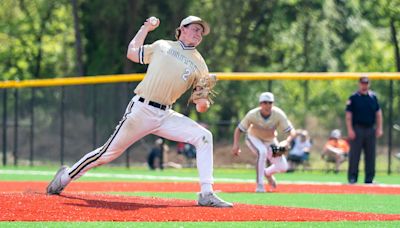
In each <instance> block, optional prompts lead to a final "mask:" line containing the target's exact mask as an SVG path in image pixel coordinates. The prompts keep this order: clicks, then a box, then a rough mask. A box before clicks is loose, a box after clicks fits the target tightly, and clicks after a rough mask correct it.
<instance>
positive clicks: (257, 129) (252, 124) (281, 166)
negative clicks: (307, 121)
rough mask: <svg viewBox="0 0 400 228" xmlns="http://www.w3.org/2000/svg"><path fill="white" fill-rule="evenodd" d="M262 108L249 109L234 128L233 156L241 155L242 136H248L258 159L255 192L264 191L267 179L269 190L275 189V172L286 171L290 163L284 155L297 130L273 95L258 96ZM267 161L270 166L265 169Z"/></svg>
mask: <svg viewBox="0 0 400 228" xmlns="http://www.w3.org/2000/svg"><path fill="white" fill-rule="evenodd" d="M259 104H260V105H259V107H257V108H255V109H252V110H250V111H249V112H248V113H247V114H246V116H245V117H244V118H243V119H242V121H241V122H240V123H239V125H238V126H237V127H236V129H235V133H234V135H233V146H232V153H233V155H236V156H239V154H240V152H241V150H240V145H239V141H240V135H241V134H242V133H247V134H246V144H247V146H248V147H249V148H250V150H251V151H252V152H253V153H254V154H255V155H256V156H257V160H256V174H257V179H256V181H257V187H256V192H265V187H264V176H265V177H266V178H267V180H268V183H269V185H270V189H271V190H274V189H275V188H276V180H275V177H274V176H273V174H274V173H278V172H286V170H287V169H288V164H287V161H286V158H285V155H284V154H285V153H286V151H287V150H288V147H289V145H290V142H291V141H292V139H293V138H294V137H295V134H296V132H295V130H294V128H293V126H292V124H291V122H290V121H289V120H288V118H287V117H286V114H285V113H284V112H283V111H282V110H281V109H280V108H278V107H276V106H274V95H273V94H272V93H270V92H265V93H262V94H261V95H260V97H259ZM277 130H278V131H279V132H282V133H285V134H286V138H285V140H283V141H281V142H279V143H278V139H277ZM267 159H268V160H269V161H270V163H271V165H270V166H269V167H267V168H266V162H267Z"/></svg>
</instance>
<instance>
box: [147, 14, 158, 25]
mask: <svg viewBox="0 0 400 228" xmlns="http://www.w3.org/2000/svg"><path fill="white" fill-rule="evenodd" d="M149 21H150V24H151V25H153V26H156V25H157V23H158V19H157V18H156V17H154V16H153V17H150V19H149Z"/></svg>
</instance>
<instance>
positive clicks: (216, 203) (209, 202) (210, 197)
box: [197, 192, 233, 207]
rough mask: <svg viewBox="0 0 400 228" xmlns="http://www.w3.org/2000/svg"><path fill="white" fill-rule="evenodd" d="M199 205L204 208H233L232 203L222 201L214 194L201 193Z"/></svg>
mask: <svg viewBox="0 0 400 228" xmlns="http://www.w3.org/2000/svg"><path fill="white" fill-rule="evenodd" d="M197 204H198V205H199V206H204V207H233V204H232V203H229V202H226V201H224V200H222V199H221V198H219V197H218V196H217V195H215V193H213V192H210V193H205V194H203V193H199V200H198V201H197Z"/></svg>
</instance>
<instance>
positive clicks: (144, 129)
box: [68, 96, 213, 184]
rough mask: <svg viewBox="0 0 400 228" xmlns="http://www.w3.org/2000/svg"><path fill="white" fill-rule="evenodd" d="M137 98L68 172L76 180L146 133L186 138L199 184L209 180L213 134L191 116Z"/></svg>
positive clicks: (112, 157)
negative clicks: (102, 141) (104, 137)
mask: <svg viewBox="0 0 400 228" xmlns="http://www.w3.org/2000/svg"><path fill="white" fill-rule="evenodd" d="M148 102H149V101H147V100H145V101H144V102H140V101H139V96H135V97H133V98H132V100H131V101H130V102H129V104H128V107H127V108H126V111H125V114H124V116H123V117H122V120H121V121H120V122H119V124H118V126H117V127H116V129H115V131H114V133H113V134H112V135H111V137H110V138H109V139H108V141H107V142H106V143H105V144H104V145H103V146H101V147H99V148H97V149H96V150H94V151H92V152H89V153H88V154H86V155H85V156H83V157H82V158H81V159H80V160H79V161H78V162H77V163H75V164H74V165H73V166H72V167H71V168H70V169H69V170H68V174H69V176H70V178H71V179H73V180H76V179H78V178H79V177H81V176H82V175H83V174H85V173H86V172H87V171H88V170H90V169H91V168H93V167H96V166H99V165H102V164H106V163H109V162H111V161H112V160H114V159H115V158H117V157H118V156H120V155H121V154H122V153H123V152H124V151H125V150H126V149H127V148H128V147H129V146H130V145H132V144H133V143H135V142H136V141H138V140H140V139H141V138H143V137H144V136H146V135H149V134H154V135H158V136H160V137H163V138H166V139H169V140H173V141H180V142H186V143H190V144H192V145H194V146H195V147H196V157H197V159H196V160H197V161H196V162H197V169H198V172H199V179H200V183H201V184H212V183H213V138H212V134H211V132H210V131H208V130H207V129H205V128H204V127H202V126H201V125H199V124H198V123H196V122H195V121H194V120H192V119H190V118H188V117H186V116H184V115H182V114H180V113H177V112H175V111H173V110H172V109H169V108H167V109H166V110H162V109H159V108H156V107H153V106H150V105H149V104H148Z"/></svg>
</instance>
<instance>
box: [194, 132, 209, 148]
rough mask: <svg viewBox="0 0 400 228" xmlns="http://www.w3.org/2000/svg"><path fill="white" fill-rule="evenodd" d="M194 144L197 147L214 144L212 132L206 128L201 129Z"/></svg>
mask: <svg viewBox="0 0 400 228" xmlns="http://www.w3.org/2000/svg"><path fill="white" fill-rule="evenodd" d="M193 144H194V146H196V147H200V146H205V145H212V144H213V136H212V133H211V132H210V131H209V130H207V129H205V128H203V129H201V130H199V133H198V134H197V135H196V138H195V140H194V142H193Z"/></svg>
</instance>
